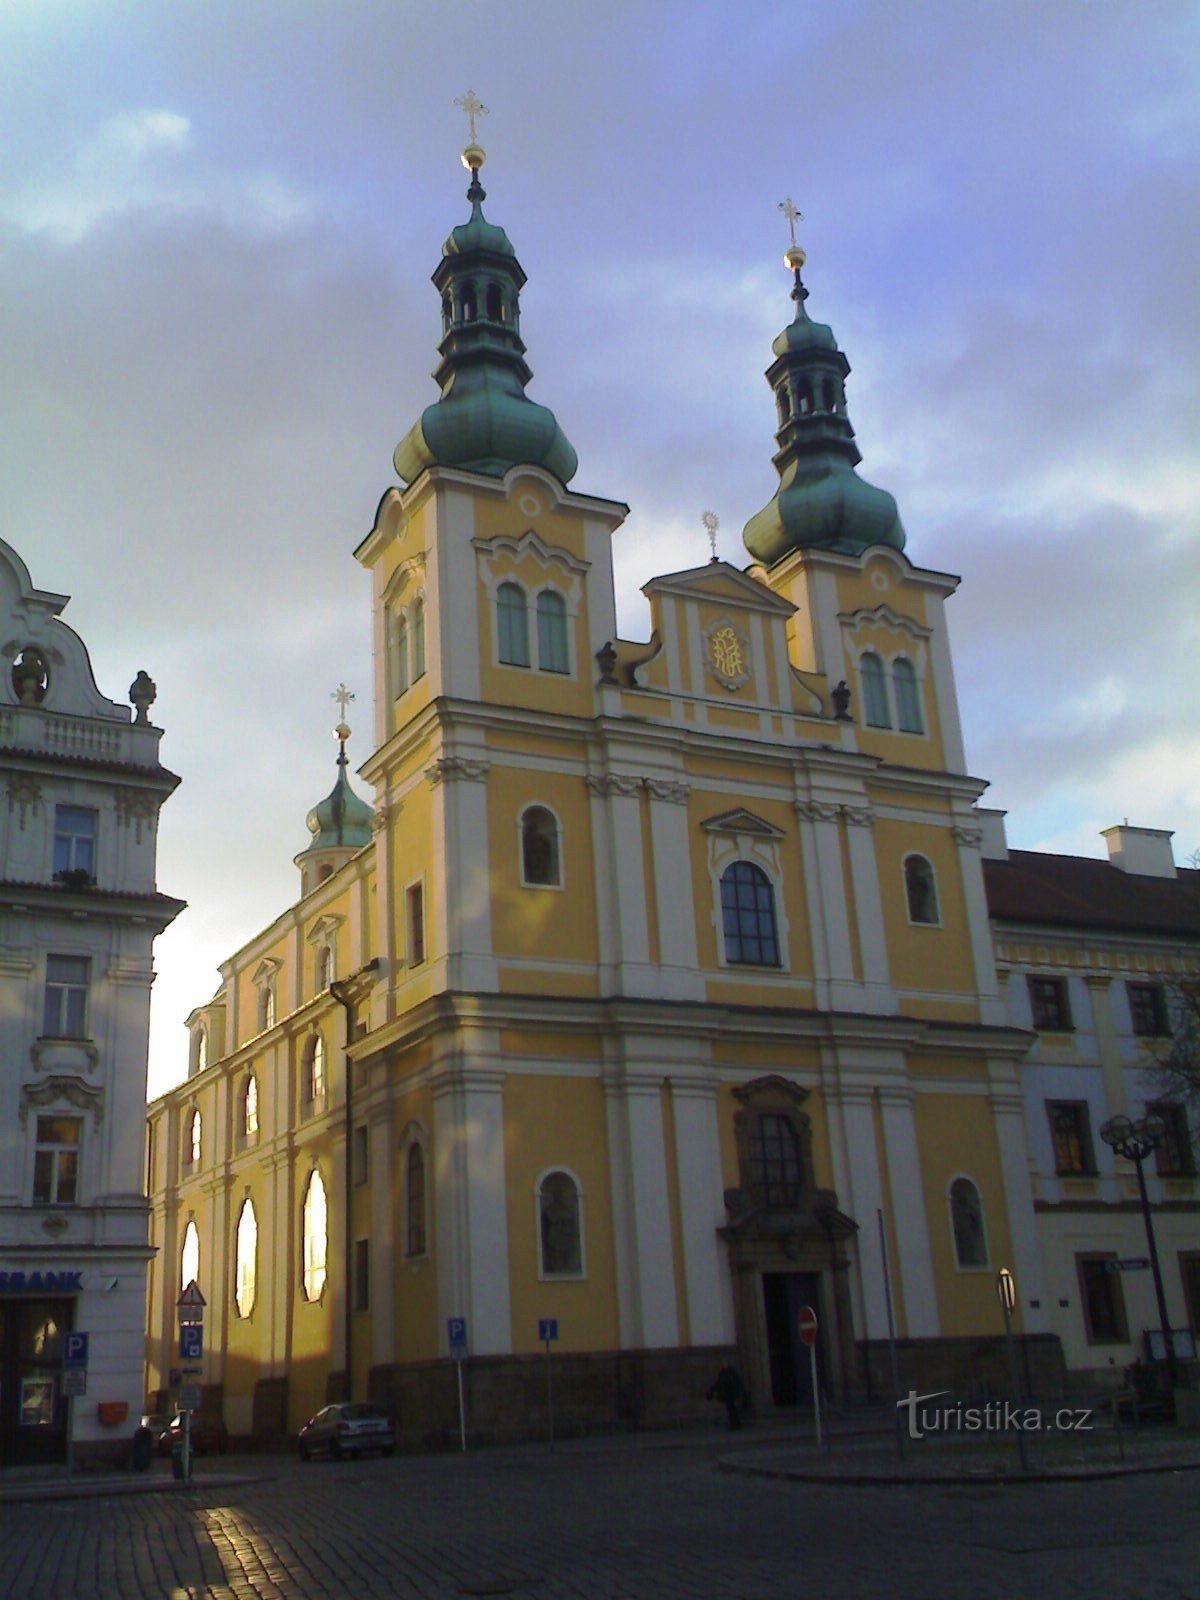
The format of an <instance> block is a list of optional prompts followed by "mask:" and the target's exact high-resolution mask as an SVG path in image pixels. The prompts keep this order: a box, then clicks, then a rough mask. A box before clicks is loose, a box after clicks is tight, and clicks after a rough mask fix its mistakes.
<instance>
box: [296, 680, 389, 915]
mask: <svg viewBox="0 0 1200 1600" xmlns="http://www.w3.org/2000/svg"><path fill="white" fill-rule="evenodd" d="M353 698H354V696H353V695H352V694H351V693H350V691H349V690H348V689H347V688H346V686H345V684H340V685H339V686H338V689H337V691H336V693H335V694H334V699H335V700H337V701H338V702H339V703H340V704H341V706H342V710H343V712H344V711H345V708H346V705H347V704H348V702H349V701H350V700H353ZM333 736H334V738H335V739H336V740H337V741H338V755H337V769H338V775H337V781H336V783H335V784H334V786H333V788H332V789H331V790H330V791H329V793H328V794H327V795H326V796H325V798H324V800H319V801H318V802H317V804H316V805H315V806H313V808H312V810H311V811H310V812H309V813H308V816H307V818H306V819H305V820H306V822H307V823H308V831H309V833H311V834H312V841H311V843H310V844H309V845H308V847H307V849H305V850H302V851H301V852H300V854H299V855H298V856H296V857H295V862H296V865H297V866H298V867H299V868H300V893H301V895H306V894H309V893H310V892H311V891H312V890H313V889H315V888H316V887H317V885H318V884H319V883H323V882H324V881H325V879H326V878H328V877H330V876H331V875H332V874H333V873H334V872H336V871H337V869H338V868H339V867H341V866H344V865H345V863H346V862H347V861H349V860H350V857H351V856H354V855H357V854H358V852H359V851H360V850H361V849H362V848H363V846H364V845H368V844H370V842H371V836H372V829H373V824H374V820H375V810H374V807H373V806H371V805H369V804H368V803H367V801H365V800H363V799H362V798H361V797H360V796H359V795H356V794H355V792H354V790H353V789H352V788H351V787H350V780H349V778H348V777H347V776H346V767H347V760H346V741H347V740H348V739H349V737H350V728H349V725H348V724H347V723H346V722H339V723H338V725H337V727H336V728H335V729H334V730H333Z"/></svg>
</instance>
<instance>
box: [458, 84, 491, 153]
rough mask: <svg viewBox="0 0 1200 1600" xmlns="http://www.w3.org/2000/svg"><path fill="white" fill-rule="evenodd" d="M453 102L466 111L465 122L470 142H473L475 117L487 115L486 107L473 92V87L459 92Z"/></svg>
mask: <svg viewBox="0 0 1200 1600" xmlns="http://www.w3.org/2000/svg"><path fill="white" fill-rule="evenodd" d="M454 104H455V105H456V106H461V108H462V109H463V110H464V111H465V112H466V113H467V122H468V124H469V126H470V129H471V143H472V144H474V143H475V118H476V117H486V116H487V115H488V108H487V107H486V106H485V105H484V103H483V101H482V100H481V99H480V98H479V96H478V95H477V94H476V93H475V91H474V89H468V90H467V92H466V94H460V95H459V96H458V98H457V99H456V100H455V102H454Z"/></svg>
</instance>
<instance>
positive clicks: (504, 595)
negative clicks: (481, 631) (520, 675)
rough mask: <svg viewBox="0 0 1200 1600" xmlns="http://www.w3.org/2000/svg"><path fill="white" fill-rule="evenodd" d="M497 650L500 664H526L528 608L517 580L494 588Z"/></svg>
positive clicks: (527, 652) (508, 665)
mask: <svg viewBox="0 0 1200 1600" xmlns="http://www.w3.org/2000/svg"><path fill="white" fill-rule="evenodd" d="M496 630H497V652H498V658H499V660H500V663H501V665H502V666H507V667H527V666H528V665H529V608H528V604H527V601H526V597H525V591H524V589H523V588H522V587H521V585H520V584H519V583H513V582H511V581H509V582H507V583H502V584H501V585H500V587H499V588H498V589H497V590H496Z"/></svg>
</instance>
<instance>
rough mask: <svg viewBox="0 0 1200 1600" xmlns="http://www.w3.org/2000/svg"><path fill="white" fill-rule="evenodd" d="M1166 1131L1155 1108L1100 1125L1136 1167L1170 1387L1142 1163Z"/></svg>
mask: <svg viewBox="0 0 1200 1600" xmlns="http://www.w3.org/2000/svg"><path fill="white" fill-rule="evenodd" d="M1165 1132H1166V1124H1165V1123H1164V1122H1163V1119H1162V1118H1161V1117H1160V1116H1158V1115H1157V1113H1156V1112H1153V1111H1151V1112H1149V1113H1148V1114H1147V1115H1146V1116H1144V1117H1139V1118H1138V1120H1137V1121H1136V1122H1134V1121H1132V1120H1131V1119H1130V1118H1129V1117H1125V1116H1121V1117H1110V1118H1109V1119H1108V1121H1107V1122H1106V1123H1105V1124H1104V1125H1103V1126H1102V1127H1101V1129H1100V1137H1101V1138H1102V1139H1103V1140H1104V1142H1105V1144H1106V1145H1108V1147H1109V1149H1110V1150H1112V1151H1114V1152H1115V1153H1116V1154H1117V1155H1119V1156H1124V1158H1125V1160H1126V1161H1132V1162H1133V1164H1134V1166H1135V1168H1136V1169H1137V1180H1138V1193H1139V1194H1140V1195H1141V1197H1142V1221H1143V1222H1144V1223H1145V1224H1146V1243H1147V1245H1148V1246H1149V1247H1150V1270H1151V1271H1152V1272H1153V1274H1154V1293H1155V1295H1156V1296H1157V1298H1158V1320H1159V1325H1160V1326H1161V1328H1162V1336H1163V1345H1164V1347H1165V1349H1166V1352H1167V1376H1168V1379H1169V1381H1170V1384H1171V1390H1172V1392H1174V1389H1175V1345H1174V1342H1173V1341H1172V1339H1171V1323H1170V1319H1169V1318H1168V1316H1167V1297H1166V1295H1165V1294H1164V1293H1163V1281H1162V1270H1161V1269H1160V1267H1159V1265H1158V1247H1157V1245H1156V1244H1155V1243H1154V1218H1153V1217H1152V1216H1151V1215H1150V1196H1149V1195H1148V1194H1147V1193H1146V1174H1145V1173H1144V1172H1143V1171H1142V1165H1143V1163H1144V1162H1145V1160H1146V1157H1147V1156H1148V1155H1151V1154H1152V1153H1153V1152H1154V1151H1155V1150H1157V1149H1158V1147H1159V1145H1160V1144H1161V1143H1162V1141H1163V1135H1164V1133H1165Z"/></svg>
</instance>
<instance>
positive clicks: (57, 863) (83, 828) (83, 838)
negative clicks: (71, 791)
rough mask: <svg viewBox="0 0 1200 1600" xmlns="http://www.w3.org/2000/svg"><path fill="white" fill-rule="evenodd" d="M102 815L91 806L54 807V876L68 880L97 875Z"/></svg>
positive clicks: (90, 877)
mask: <svg viewBox="0 0 1200 1600" xmlns="http://www.w3.org/2000/svg"><path fill="white" fill-rule="evenodd" d="M97 818H98V813H97V812H96V811H94V810H92V809H90V808H89V807H87V806H55V808H54V869H53V870H54V876H55V877H56V878H61V879H67V878H69V877H74V876H78V877H80V878H81V879H85V880H86V879H94V878H95V876H96V827H97Z"/></svg>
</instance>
